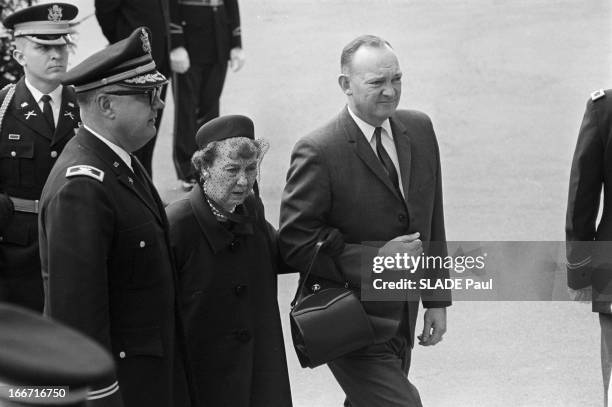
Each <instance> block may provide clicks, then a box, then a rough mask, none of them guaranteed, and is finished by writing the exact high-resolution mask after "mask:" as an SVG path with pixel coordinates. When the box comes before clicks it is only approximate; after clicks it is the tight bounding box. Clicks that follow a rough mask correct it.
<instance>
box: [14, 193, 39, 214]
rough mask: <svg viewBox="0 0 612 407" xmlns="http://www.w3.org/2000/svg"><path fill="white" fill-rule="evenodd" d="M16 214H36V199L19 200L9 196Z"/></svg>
mask: <svg viewBox="0 0 612 407" xmlns="http://www.w3.org/2000/svg"><path fill="white" fill-rule="evenodd" d="M9 198H11V201H13V206H14V207H15V211H17V212H27V213H38V199H36V200H32V199H21V198H15V197H14V196H9Z"/></svg>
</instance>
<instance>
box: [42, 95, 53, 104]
mask: <svg viewBox="0 0 612 407" xmlns="http://www.w3.org/2000/svg"><path fill="white" fill-rule="evenodd" d="M40 100H42V102H43V103H49V102H50V101H51V96H49V95H42V97H41V98H40Z"/></svg>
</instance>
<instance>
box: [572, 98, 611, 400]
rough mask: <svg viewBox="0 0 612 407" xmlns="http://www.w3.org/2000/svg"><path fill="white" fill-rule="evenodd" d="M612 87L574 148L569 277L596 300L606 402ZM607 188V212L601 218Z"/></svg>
mask: <svg viewBox="0 0 612 407" xmlns="http://www.w3.org/2000/svg"><path fill="white" fill-rule="evenodd" d="M611 141H612V90H603V89H602V90H598V91H595V92H593V93H592V94H591V98H590V99H589V101H588V102H587V106H586V111H585V113H584V118H583V120H582V125H581V126H580V132H579V135H578V142H577V144H576V150H575V152H574V159H573V162H572V170H571V174H570V185H569V194H568V203H567V217H566V224H565V233H566V240H567V245H566V248H567V279H568V286H569V288H570V293H571V294H572V296H573V297H574V299H576V300H592V307H593V308H592V309H593V311H594V312H597V313H599V322H600V326H601V367H602V373H603V382H604V398H605V405H606V406H608V405H609V404H608V403H612V386H611V385H610V380H611V372H612V220H611V218H610V216H611V215H612V203H611V202H610V195H609V194H610V189H611V188H612V147H611V146H612V144H611V143H610V142H611ZM602 190H603V194H604V200H603V211H602V214H601V219H600V221H599V222H597V214H598V212H599V205H600V198H601V193H602Z"/></svg>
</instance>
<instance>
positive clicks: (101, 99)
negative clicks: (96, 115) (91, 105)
mask: <svg viewBox="0 0 612 407" xmlns="http://www.w3.org/2000/svg"><path fill="white" fill-rule="evenodd" d="M95 98H96V99H95V105H96V107H97V108H98V111H99V112H100V113H101V114H102V116H104V117H106V118H108V119H114V118H115V116H116V112H115V106H114V103H113V100H112V99H111V98H110V97H109V96H108V95H107V94H105V93H98V94H97V95H96V96H95Z"/></svg>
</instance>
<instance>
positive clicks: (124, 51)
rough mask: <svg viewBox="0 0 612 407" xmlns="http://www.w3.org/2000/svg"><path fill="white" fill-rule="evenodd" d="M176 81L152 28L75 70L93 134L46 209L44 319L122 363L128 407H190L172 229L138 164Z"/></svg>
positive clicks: (52, 182)
mask: <svg viewBox="0 0 612 407" xmlns="http://www.w3.org/2000/svg"><path fill="white" fill-rule="evenodd" d="M166 82H167V80H166V77H165V76H164V75H162V74H161V73H160V72H158V71H157V69H156V65H155V62H154V61H153V58H152V57H151V43H150V32H149V30H148V29H147V28H144V27H141V28H138V29H136V30H135V31H134V32H133V33H132V34H131V35H130V36H129V37H128V38H126V39H124V40H122V41H119V42H117V43H115V44H112V45H110V46H109V47H107V48H105V49H103V50H102V51H99V52H97V53H95V54H94V55H92V56H90V57H89V58H88V59H86V60H84V61H83V62H82V63H80V64H79V65H77V66H76V67H74V68H73V69H72V70H70V71H69V72H68V73H67V74H66V76H65V78H64V84H66V85H67V84H72V85H74V86H75V90H76V92H77V97H78V101H79V104H80V106H81V118H82V120H83V126H82V127H81V128H80V129H79V131H78V133H77V135H76V136H75V137H74V138H73V139H72V140H70V142H68V144H67V145H66V148H65V149H64V152H63V153H62V156H61V157H60V158H59V159H58V161H57V163H56V164H55V166H54V167H53V169H52V171H51V174H50V175H49V179H48V180H47V183H46V185H45V188H44V189H43V193H42V198H41V207H40V217H39V219H40V223H39V225H40V226H39V229H40V246H41V261H42V272H43V282H44V288H45V296H46V297H45V314H46V315H49V316H51V317H53V318H55V319H57V320H59V321H62V322H65V323H66V324H68V325H70V326H72V327H75V328H77V329H78V330H80V331H82V332H84V333H85V334H87V335H89V336H90V337H92V338H94V339H96V340H97V341H98V342H99V343H101V344H102V345H103V346H104V347H105V348H106V349H108V350H109V351H110V352H111V353H112V354H113V356H114V358H115V361H116V363H117V369H118V377H119V385H120V388H121V390H120V391H121V395H122V397H123V400H124V402H125V403H126V405H129V406H148V407H151V406H152V407H155V406H160V407H161V406H163V407H167V406H177V407H180V406H184V405H188V400H187V399H188V395H189V391H188V386H187V380H186V374H185V369H184V352H183V349H184V341H183V340H182V339H181V338H182V337H181V333H180V332H181V328H180V326H181V325H180V318H179V316H178V313H177V308H176V298H175V275H174V270H173V266H172V263H171V261H170V252H169V242H168V225H167V220H166V216H165V213H164V208H163V206H162V202H161V200H160V197H159V195H158V193H157V191H156V190H155V187H154V185H153V183H152V182H151V179H150V178H149V177H148V175H147V174H146V172H145V170H144V168H143V167H142V164H141V163H140V162H139V161H138V159H136V158H135V157H134V156H133V155H132V154H131V153H132V152H133V151H135V150H137V149H138V148H140V147H141V146H142V145H144V144H145V143H146V142H147V141H149V140H150V139H151V138H152V137H153V136H154V135H155V131H156V130H155V119H156V116H157V113H158V111H159V110H160V109H161V108H162V107H163V102H162V101H161V99H160V97H159V95H160V92H161V90H162V86H164V85H165V84H166Z"/></svg>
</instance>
